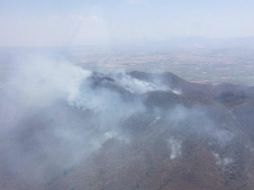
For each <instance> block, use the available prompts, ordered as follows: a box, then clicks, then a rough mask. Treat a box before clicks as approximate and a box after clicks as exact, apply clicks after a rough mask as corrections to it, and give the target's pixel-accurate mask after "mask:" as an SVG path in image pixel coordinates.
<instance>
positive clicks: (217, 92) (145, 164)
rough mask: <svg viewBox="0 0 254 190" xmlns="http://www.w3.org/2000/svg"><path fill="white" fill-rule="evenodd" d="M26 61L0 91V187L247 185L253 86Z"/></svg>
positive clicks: (251, 176) (235, 189)
mask: <svg viewBox="0 0 254 190" xmlns="http://www.w3.org/2000/svg"><path fill="white" fill-rule="evenodd" d="M33 61H34V62H33V63H32V64H28V63H23V64H21V63H20V64H18V65H15V67H13V68H12V69H11V72H9V73H8V74H6V79H5V81H4V82H3V85H2V87H1V89H0V93H1V100H0V126H1V128H0V142H1V143H0V189H3V190H30V189H31V190H34V189H36V190H40V189H41V190H84V189H85V190H184V189H188V190H204V189H206V190H214V189H216V190H239V189H241V190H252V189H254V164H253V163H254V129H253V123H254V109H253V108H254V87H249V86H244V85H233V84H218V85H212V84H201V83H192V82H188V81H185V80H184V79H181V78H179V77H177V76H176V75H174V74H172V73H153V74H152V73H144V72H136V71H133V72H123V71H115V72H96V71H88V70H85V69H83V68H81V67H79V66H76V65H73V64H70V63H62V62H61V63H60V62H51V61H49V60H41V59H39V60H33ZM28 62H29V61H28Z"/></svg>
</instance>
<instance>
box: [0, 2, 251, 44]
mask: <svg viewBox="0 0 254 190" xmlns="http://www.w3.org/2000/svg"><path fill="white" fill-rule="evenodd" d="M253 10H254V1H253V0H90V1H88V0H0V45H2V46H17V45H18V46H59V45H60V46H69V45H90V44H115V43H123V42H135V41H141V40H142V41H145V40H149V41H157V40H167V39H170V38H174V37H180V38H181V37H192V36H200V37H209V38H210V37H211V38H228V37H248V36H254V35H253V34H254V11H253Z"/></svg>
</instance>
